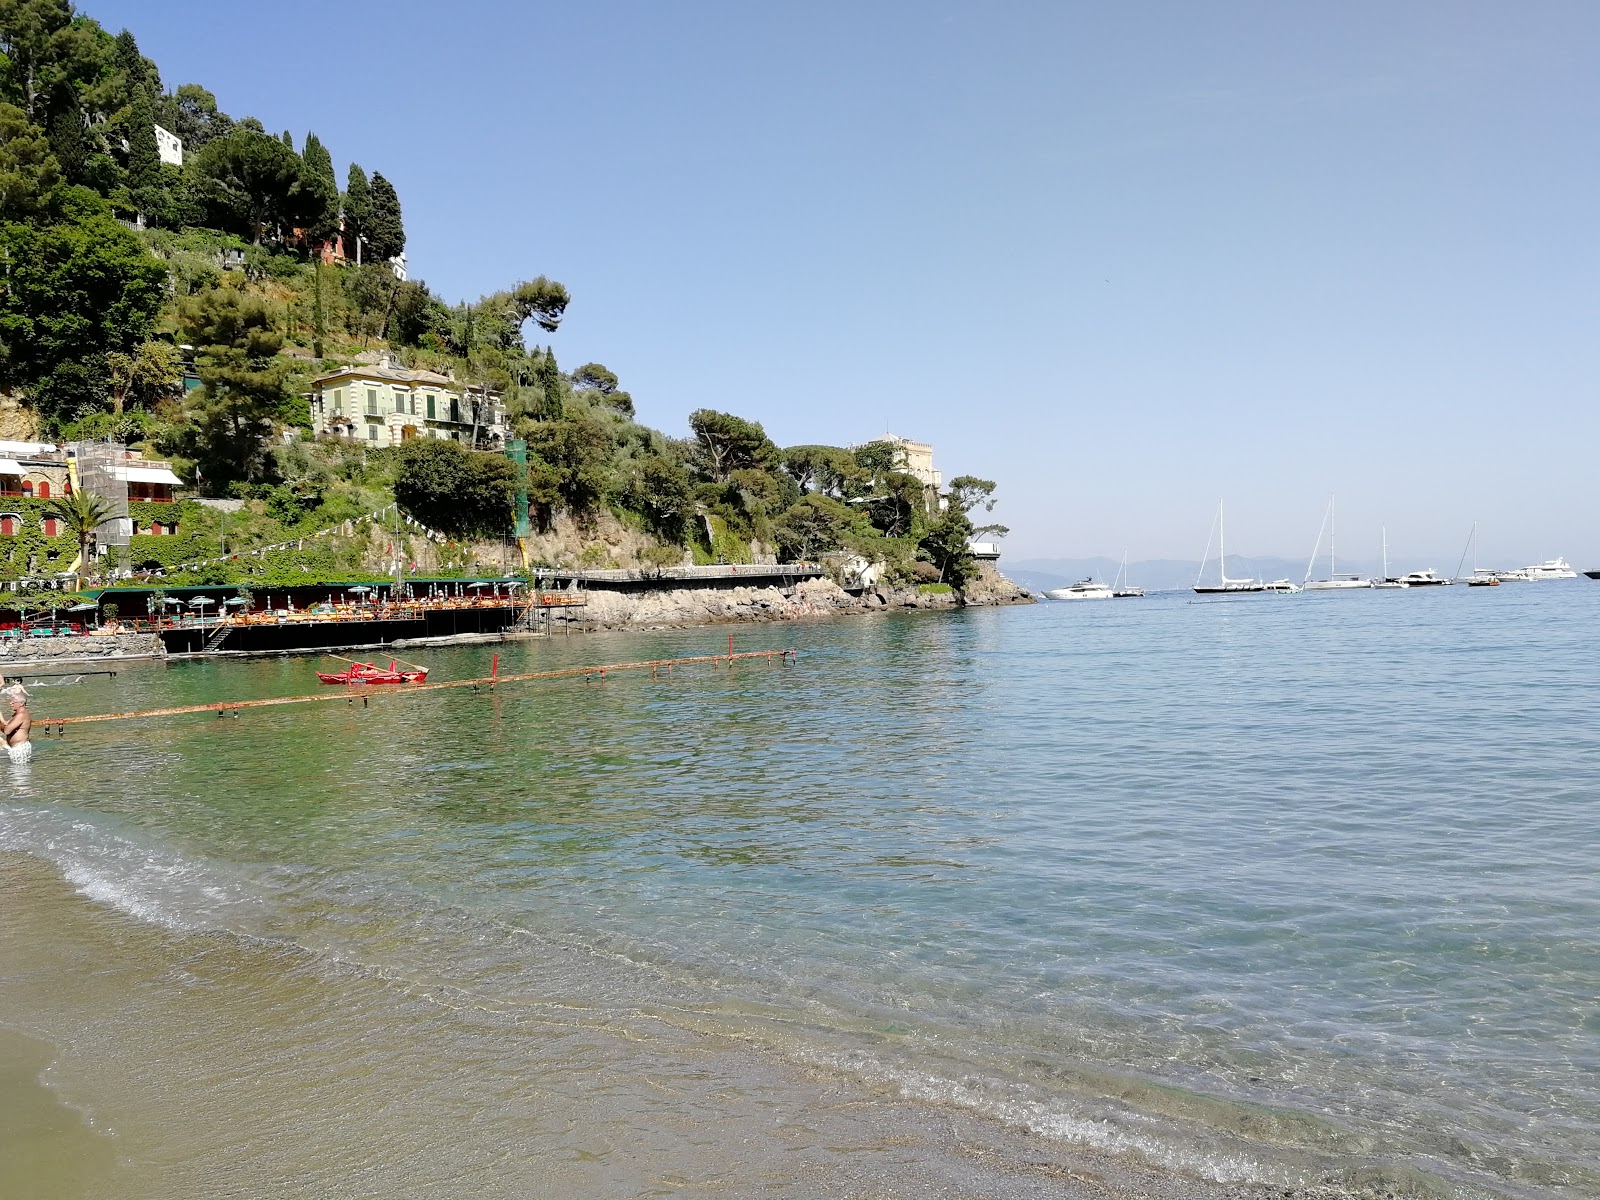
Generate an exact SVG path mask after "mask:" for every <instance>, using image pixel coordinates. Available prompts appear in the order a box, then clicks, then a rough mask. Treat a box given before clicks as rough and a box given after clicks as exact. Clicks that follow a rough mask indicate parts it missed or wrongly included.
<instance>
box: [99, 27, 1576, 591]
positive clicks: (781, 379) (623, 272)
mask: <svg viewBox="0 0 1600 1200" xmlns="http://www.w3.org/2000/svg"><path fill="white" fill-rule="evenodd" d="M80 7H81V9H82V11H84V12H86V13H87V14H89V15H91V16H94V17H96V18H98V19H99V20H101V21H102V22H103V23H104V24H106V25H107V26H108V27H109V28H111V29H112V30H116V29H118V28H120V27H122V26H123V25H127V26H128V27H130V28H131V29H132V30H133V31H134V33H135V34H136V35H137V37H138V39H139V43H140V46H141V48H142V49H143V50H144V52H145V53H146V54H147V55H149V56H150V57H152V58H154V59H155V60H156V61H157V63H158V64H159V65H160V67H161V70H162V74H163V80H164V82H165V83H166V85H167V86H169V87H172V86H176V85H177V84H181V83H185V82H191V81H192V82H198V83H201V84H203V85H205V86H207V87H209V88H211V89H212V90H213V91H215V92H216V94H217V97H218V100H219V102H220V103H221V105H222V107H223V108H224V109H226V110H227V111H228V112H230V113H232V114H233V115H235V116H236V117H243V116H247V115H254V116H257V117H259V118H260V119H261V120H262V121H263V122H264V123H265V125H266V127H267V128H268V129H271V130H274V131H276V130H280V129H289V130H291V131H292V132H293V133H294V135H295V138H296V144H297V145H298V144H299V142H300V139H303V137H304V135H305V133H306V131H307V130H314V131H315V132H316V133H317V134H318V135H319V137H321V139H322V140H323V141H324V142H325V143H326V144H327V145H328V147H329V149H330V150H331V152H332V154H333V156H334V158H335V162H336V166H337V169H338V171H339V174H340V178H341V179H342V178H343V175H344V170H345V167H346V164H347V163H348V162H349V161H350V160H351V159H352V158H353V159H355V160H357V161H359V162H360V163H361V164H362V165H363V166H364V167H366V169H367V170H368V171H369V172H370V171H373V170H381V171H382V172H383V173H384V174H385V175H386V176H388V177H389V178H390V179H391V180H393V181H394V182H395V184H396V186H397V188H398V189H399V193H400V197H401V200H402V203H403V205H404V211H405V221H406V228H407V232H408V234H409V239H410V241H409V245H408V256H409V260H410V267H411V271H412V276H413V278H420V279H423V280H426V281H427V282H428V283H429V284H430V285H432V286H433V287H435V288H436V289H437V290H439V291H440V292H441V294H443V295H444V296H445V297H446V298H447V299H449V300H451V301H455V300H459V299H463V298H466V299H471V298H475V297H477V296H478V295H480V294H482V293H485V292H489V291H493V290H495V289H497V288H500V287H503V286H506V285H508V284H510V283H512V282H514V281H515V280H517V279H519V278H526V277H529V276H532V275H536V274H541V273H542V274H546V275H549V276H551V277H552V278H556V279H559V280H561V281H563V282H564V283H565V284H566V285H567V286H568V287H569V288H570V289H571V291H572V294H573V304H572V307H571V309H570V310H569V315H568V318H567V320H566V322H565V323H564V324H563V326H562V328H561V329H560V331H559V332H557V333H556V334H554V335H550V336H548V337H545V336H543V335H540V336H539V337H538V338H537V340H539V341H541V342H545V341H548V342H549V343H551V344H553V345H554V347H555V351H556V354H557V356H558V358H559V360H560V362H561V363H562V364H563V365H564V366H566V367H568V368H571V367H574V366H577V365H578V364H581V363H584V362H587V361H591V360H597V361H599V362H602V363H605V364H606V365H607V366H609V367H610V368H611V369H613V370H614V371H616V372H617V373H618V374H619V375H620V376H621V379H622V383H623V386H624V387H626V388H627V389H628V390H629V391H630V392H631V393H632V394H633V396H634V398H635V401H636V403H637V404H638V407H639V413H640V419H641V420H643V421H645V422H647V423H649V424H653V425H656V426H658V427H660V428H662V429H665V430H667V431H669V432H672V433H674V434H680V435H681V434H683V433H684V432H686V425H685V418H686V416H687V414H688V413H689V412H690V411H691V410H693V409H695V408H699V407H712V408H719V409H725V410H729V411H733V412H737V413H739V414H741V415H743V416H746V417H750V418H753V419H756V420H759V421H761V422H762V423H763V424H764V425H765V426H766V428H767V430H768V431H769V432H770V433H771V435H772V436H773V438H774V439H775V440H777V441H778V442H779V443H780V444H784V445H792V444H797V443H809V442H831V443H836V444H845V443H851V442H859V441H862V440H865V439H868V438H870V437H872V436H874V435H877V434H880V433H882V432H884V431H885V430H893V431H895V432H897V433H901V434H903V435H906V436H909V437H913V438H916V439H919V440H925V441H929V442H931V443H933V444H934V446H935V447H936V450H937V457H938V465H939V467H940V468H941V469H942V470H943V471H944V473H945V476H946V478H949V477H951V476H954V475H957V474H976V475H980V476H984V477H987V478H992V479H995V480H997V481H998V482H999V484H1000V491H999V495H1000V497H1001V503H1000V505H999V507H998V508H997V509H996V511H995V514H994V518H993V519H996V520H1001V521H1004V522H1005V523H1006V524H1008V525H1010V526H1011V527H1012V529H1013V531H1014V532H1013V533H1012V535H1011V537H1010V538H1009V539H1008V540H1007V543H1006V553H1007V556H1008V557H1009V558H1013V559H1015V558H1030V557H1035V558H1036V557H1050V556H1071V555H1077V556H1083V555H1093V554H1103V555H1107V556H1111V557H1116V558H1120V557H1121V554H1122V551H1123V549H1124V548H1127V549H1128V551H1129V552H1130V554H1131V555H1132V556H1133V557H1135V558H1158V557H1169V558H1180V557H1181V558H1197V557H1198V556H1199V555H1200V553H1201V552H1202V550H1203V549H1204V546H1205V540H1206V533H1207V530H1208V528H1209V527H1210V525H1211V522H1212V519H1213V516H1214V514H1215V511H1216V506H1217V501H1218V498H1219V497H1226V499H1227V502H1228V532H1229V545H1230V547H1234V546H1237V548H1238V549H1239V551H1240V552H1241V553H1246V554H1252V555H1256V556H1266V555H1268V554H1272V555H1279V556H1282V557H1284V558H1289V559H1292V558H1294V557H1295V556H1296V555H1299V556H1301V557H1302V558H1303V557H1304V556H1305V555H1307V554H1309V552H1310V547H1311V544H1312V541H1313V540H1314V538H1315V535H1316V530H1317V526H1318V523H1319V521H1320V520H1321V515H1322V511H1323V509H1324V507H1325V505H1326V504H1327V499H1328V496H1329V494H1330V493H1333V492H1337V493H1338V495H1339V513H1340V529H1341V535H1340V536H1341V542H1342V543H1344V544H1347V545H1348V546H1349V547H1350V548H1351V550H1352V551H1353V552H1356V551H1359V552H1360V553H1361V554H1362V556H1364V557H1370V558H1376V556H1377V553H1378V542H1379V529H1380V527H1381V526H1385V525H1386V526H1387V527H1388V531H1389V540H1390V547H1391V554H1392V556H1393V557H1394V558H1395V559H1396V560H1397V561H1399V560H1404V561H1428V562H1434V563H1437V564H1439V565H1441V566H1443V565H1445V564H1446V563H1453V562H1454V561H1455V560H1456V557H1457V556H1458V555H1459V553H1460V547H1461V546H1462V544H1463V543H1464V542H1465V540H1466V536H1467V531H1468V529H1469V528H1470V526H1471V525H1472V523H1473V522H1474V521H1477V522H1479V523H1480V537H1481V556H1482V557H1483V558H1484V559H1485V560H1488V561H1495V562H1499V563H1519V564H1520V563H1526V562H1531V561H1536V560H1539V559H1544V558H1547V557H1551V556H1553V555H1558V554H1559V555H1565V556H1566V557H1567V558H1569V559H1570V560H1572V562H1573V564H1574V565H1575V566H1577V567H1580V568H1581V567H1584V566H1594V565H1600V532H1597V531H1596V530H1595V529H1594V527H1593V524H1592V522H1591V521H1590V520H1589V513H1590V508H1591V503H1590V500H1589V495H1588V487H1587V482H1588V481H1587V480H1586V479H1585V478H1584V477H1583V463H1582V459H1581V457H1575V456H1573V455H1571V454H1570V453H1569V448H1581V447H1582V446H1584V445H1588V444H1591V443H1592V442H1593V441H1594V436H1595V434H1596V432H1597V425H1600V417H1597V416H1596V411H1597V409H1596V405H1595V404H1594V402H1593V399H1594V398H1593V392H1594V387H1595V378H1596V366H1597V356H1600V339H1597V338H1596V337H1595V335H1594V329H1593V325H1594V313H1595V312H1596V311H1597V310H1600V304H1597V300H1600V294H1597V292H1600V272H1597V271H1596V269H1595V236H1594V232H1593V215H1594V211H1595V198H1596V194H1597V192H1600V186H1597V185H1600V165H1597V163H1596V159H1595V156H1594V154H1593V148H1592V143H1593V139H1592V125H1593V117H1594V113H1595V110H1596V100H1597V98H1600V96H1597V93H1600V80H1597V79H1596V76H1595V74H1594V72H1593V69H1592V64H1593V62H1594V61H1595V59H1596V57H1597V54H1596V52H1597V50H1600V8H1596V7H1595V6H1593V5H1590V4H1581V3H1576V2H1572V0H1553V2H1551V3H1547V4H1543V5H1538V6H1534V7H1527V6H1521V7H1517V6H1507V5H1499V4H1489V3H1474V2H1470V0H1468V2H1456V0H1450V2H1444V0H1428V2H1413V3H1392V2H1389V0H1385V2H1383V3H1378V2H1376V0H1365V2H1363V0H1355V2H1352V3H1349V4H1342V5H1337V6H1321V7H1317V6H1303V5H1281V4H1273V3H1267V2H1266V0H1252V2H1242V0H1241V2H1235V3H1223V4H1218V5H1191V4H1183V3H1178V2H1176V0H1168V2H1164V3H1155V2H1149V3H1130V4H1124V5H1114V6H1105V5H1087V4H1070V3H1069V4H1058V3H1042V2H1039V3H1021V2H1018V3H1009V4H1000V5H982V6H979V5H976V4H967V3H955V2H950V0H943V2H937V3H922V2H916V3H913V2H911V0H897V2H884V3H871V4H865V5H861V4H842V3H822V4H813V5H807V6H804V7H801V6H797V5H772V6H760V7H750V6H746V5H739V4H734V3H730V2H726V0H724V2H708V0H707V2H693V3H684V4H681V5H674V6H670V7H660V8H656V7H651V6H645V5H638V4H628V3H622V2H620V0H617V2H604V0H602V2H598V3H594V4H589V5H582V6H557V5H553V4H543V3H529V4H523V3H510V2H509V0H486V2H484V3H480V4H478V5H474V6H472V7H471V9H470V10H468V11H467V12H464V13H463V15H466V16H469V18H470V19H450V20H440V19H439V17H438V11H437V8H436V6H434V5H431V4H423V3H421V2H420V0H395V2H393V3H386V4H378V3H376V2H375V0H345V2H343V3H341V2H339V0H331V2H330V0H319V2H318V3H315V4H312V3H310V2H309V0H286V2H285V3H283V4H280V5H279V6H278V7H277V8H276V9H275V11H274V17H273V21H272V27H273V29H275V30H277V31H280V34H279V35H275V36H286V35H283V34H282V33H281V31H285V30H316V29H319V28H337V29H342V30H346V31H349V32H350V33H351V40H350V42H349V44H348V45H345V44H343V43H341V44H340V45H339V48H338V49H337V51H336V52H333V51H330V53H336V57H337V60H338V61H340V62H343V63H347V64H348V65H349V67H350V69H330V63H329V61H328V60H326V59H324V58H322V57H320V52H319V50H318V43H317V42H316V41H315V40H313V41H312V42H310V43H307V46H306V48H305V53H304V54H302V55H300V56H298V57H297V58H295V59H293V60H292V61H293V63H294V65H293V66H288V65H287V64H288V63H289V62H290V61H291V60H290V59H289V58H287V57H286V56H284V55H263V54H239V53H237V51H238V49H239V48H240V47H248V46H251V45H254V44H256V43H257V42H258V40H259V38H260V14H259V12H258V11H257V10H255V9H253V8H251V7H249V6H244V5H231V6H220V5H214V4H211V3H209V2H205V3H202V2H201V0H168V2H167V3H164V4H162V5H160V6H151V5H149V4H148V3H146V2H145V0H137V2H136V0H87V2H85V3H83V4H81V5H80ZM327 44H328V45H331V43H327ZM363 62H364V63H365V64H366V67H365V68H362V67H361V66H360V64H361V63H363ZM286 71H287V72H288V74H287V75H286ZM530 340H532V335H531V334H530Z"/></svg>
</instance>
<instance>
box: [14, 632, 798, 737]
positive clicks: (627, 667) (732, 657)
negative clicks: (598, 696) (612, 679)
mask: <svg viewBox="0 0 1600 1200" xmlns="http://www.w3.org/2000/svg"><path fill="white" fill-rule="evenodd" d="M798 657H799V652H798V651H796V650H742V651H740V652H739V653H737V654H701V655H697V656H695V657H693V658H654V659H644V660H642V661H640V662H626V663H607V664H605V665H604V666H591V667H560V668H558V669H556V670H553V671H529V672H526V673H524V674H519V675H501V674H499V673H498V670H497V671H496V673H495V674H493V675H485V676H482V677H481V678H478V679H451V680H446V681H444V682H442V683H403V684H391V685H380V684H369V685H363V684H351V685H345V686H344V687H342V688H341V689H340V690H331V689H330V690H329V691H325V692H315V693H312V694H311V695H309V696H269V697H267V698H266V699H264V700H221V701H218V702H216V703H214V704H182V705H178V706H176V707H174V708H145V709H138V710H136V711H134V712H118V713H94V714H92V715H89V716H83V717H38V718H36V719H35V720H34V728H35V729H37V730H39V731H40V732H42V733H45V734H49V733H57V734H63V733H65V732H66V727H67V726H68V725H90V724H94V723H96V722H99V721H137V720H142V719H144V718H146V717H177V716H183V715H185V714H187V713H203V712H214V713H216V714H217V716H219V717H225V716H232V717H237V716H238V715H239V711H240V710H241V709H246V708H271V707H274V706H277V705H281V704H318V703H323V704H327V703H332V702H334V701H337V700H343V701H344V702H345V703H347V704H354V703H355V702H356V701H357V700H359V701H360V702H361V707H363V708H366V707H367V705H368V701H370V700H371V698H372V697H373V696H375V695H381V696H414V695H416V694H417V693H418V692H437V691H443V690H445V689H446V688H468V687H469V688H471V689H472V690H473V691H479V690H481V689H482V688H485V687H487V688H494V687H497V686H499V685H500V684H503V683H528V682H531V681H533V680H537V679H575V678H577V677H578V676H579V675H581V676H583V678H584V682H585V683H591V682H593V681H595V680H596V679H598V680H599V681H600V682H601V683H604V682H605V678H606V676H607V675H608V674H614V673H615V672H618V671H644V670H649V672H650V673H651V676H652V677H653V678H659V677H660V672H661V671H662V670H665V671H666V672H667V673H668V674H669V675H670V674H671V673H672V670H673V668H674V667H688V666H694V665H696V664H701V663H709V664H711V665H712V666H714V667H716V666H726V667H727V668H728V669H729V670H732V669H733V664H734V663H736V662H741V661H747V660H750V659H764V660H766V661H767V662H769V663H770V662H772V661H773V660H775V659H776V660H777V661H778V662H780V663H781V664H782V665H784V666H790V665H793V664H794V662H795V661H796V660H797V658H798ZM497 665H498V664H497Z"/></svg>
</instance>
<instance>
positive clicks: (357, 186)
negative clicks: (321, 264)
mask: <svg viewBox="0 0 1600 1200" xmlns="http://www.w3.org/2000/svg"><path fill="white" fill-rule="evenodd" d="M371 213H372V189H371V188H370V187H369V186H368V185H367V173H366V172H365V171H363V170H362V169H361V166H360V164H359V163H351V164H350V174H349V176H348V177H347V180H346V183H345V190H344V245H345V253H346V254H355V253H357V247H358V246H359V245H360V241H359V239H361V238H364V237H365V238H370V237H371V236H372V234H371V232H370V230H369V228H368V225H369V223H370V219H371ZM361 260H362V261H363V262H365V261H366V260H367V256H366V255H365V254H362V255H361Z"/></svg>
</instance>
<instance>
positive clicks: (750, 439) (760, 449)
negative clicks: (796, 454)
mask: <svg viewBox="0 0 1600 1200" xmlns="http://www.w3.org/2000/svg"><path fill="white" fill-rule="evenodd" d="M689 428H690V429H692V430H693V431H694V437H695V443H696V445H697V446H698V447H699V450H700V455H701V461H702V463H703V465H704V466H705V469H706V473H707V474H708V475H709V476H710V477H711V478H712V479H714V480H716V481H717V482H719V483H726V482H727V480H728V478H729V477H730V476H731V475H732V473H733V472H734V471H737V470H741V469H744V468H747V467H754V468H757V469H759V470H773V469H775V468H776V467H777V465H778V462H779V459H780V457H781V456H780V455H779V453H778V448H777V447H776V446H774V445H773V444H772V439H771V438H769V437H767V431H766V430H765V429H763V428H761V424H760V422H757V421H746V420H745V419H744V418H743V417H736V416H734V415H733V414H732V413H725V412H717V411H715V410H714V409H709V408H698V409H696V410H695V411H694V412H692V413H690V414H689Z"/></svg>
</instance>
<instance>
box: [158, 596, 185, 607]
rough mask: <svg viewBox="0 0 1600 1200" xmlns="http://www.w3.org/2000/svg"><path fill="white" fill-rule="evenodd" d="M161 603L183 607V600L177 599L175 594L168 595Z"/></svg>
mask: <svg viewBox="0 0 1600 1200" xmlns="http://www.w3.org/2000/svg"><path fill="white" fill-rule="evenodd" d="M161 603H163V604H165V605H166V606H167V607H168V608H182V607H183V601H182V600H179V599H178V598H177V597H176V596H168V597H167V598H166V599H165V600H163V601H162V602H161Z"/></svg>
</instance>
